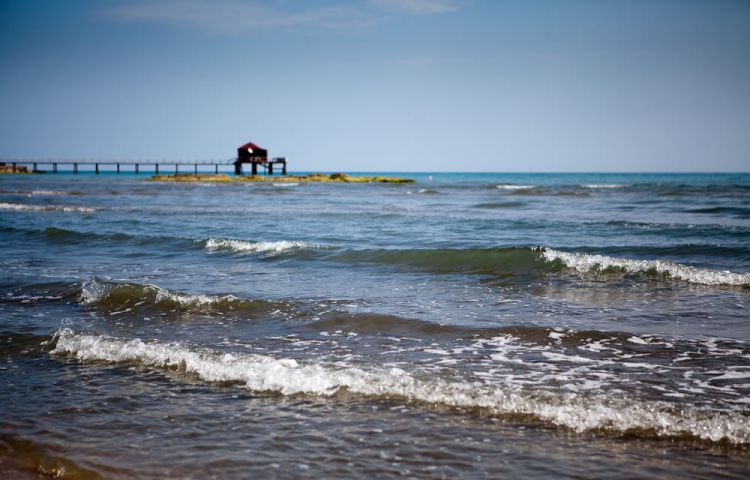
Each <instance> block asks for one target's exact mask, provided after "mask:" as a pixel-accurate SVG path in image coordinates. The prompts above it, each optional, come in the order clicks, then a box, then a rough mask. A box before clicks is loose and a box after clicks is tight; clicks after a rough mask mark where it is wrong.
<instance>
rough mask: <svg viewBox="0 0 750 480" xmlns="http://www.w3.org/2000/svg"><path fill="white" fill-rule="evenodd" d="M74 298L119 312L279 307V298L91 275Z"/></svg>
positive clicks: (213, 311)
mask: <svg viewBox="0 0 750 480" xmlns="http://www.w3.org/2000/svg"><path fill="white" fill-rule="evenodd" d="M78 300H79V301H80V302H81V303H82V304H83V305H90V306H93V307H96V308H99V309H103V310H105V311H107V312H108V314H109V315H121V314H126V313H131V312H137V313H144V312H148V311H155V312H162V313H164V312H174V313H198V314H208V315H213V314H218V315H227V314H234V315H240V314H242V315H252V314H261V313H266V312H270V311H273V310H279V309H281V308H283V306H284V305H285V304H284V303H283V302H276V303H272V302H267V301H263V300H248V299H241V298H237V297H235V296H234V295H204V294H191V293H185V292H178V291H173V290H167V289H164V288H160V287H157V286H156V285H148V284H147V285H141V284H137V283H117V282H106V281H102V280H98V279H96V278H92V279H90V280H88V281H86V282H85V283H83V284H82V285H81V291H80V294H79V296H78Z"/></svg>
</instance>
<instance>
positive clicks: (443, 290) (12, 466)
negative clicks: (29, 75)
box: [0, 172, 750, 479]
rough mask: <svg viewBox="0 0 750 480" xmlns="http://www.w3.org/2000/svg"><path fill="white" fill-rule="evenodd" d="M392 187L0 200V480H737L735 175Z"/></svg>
mask: <svg viewBox="0 0 750 480" xmlns="http://www.w3.org/2000/svg"><path fill="white" fill-rule="evenodd" d="M395 175H399V176H404V177H409V178H413V179H414V180H415V181H416V182H415V183H413V184H385V183H368V184H346V183H283V182H268V183H251V182H241V183H231V184H221V183H180V184H176V183H167V182H152V181H148V180H147V179H148V177H149V175H144V174H143V172H141V174H140V175H135V174H132V173H131V174H121V175H116V174H113V173H107V174H102V175H94V174H92V173H81V174H78V175H73V174H70V173H66V174H39V175H3V176H0V245H1V247H0V477H3V478H20V479H24V478H50V477H52V478H72V479H95V478H137V479H161V478H195V479H205V478H284V479H285V478H315V479H318V478H325V479H333V478H378V479H380V478H450V479H453V478H525V479H546V478H592V479H593V478H595V479H603V478H612V479H623V478H679V479H688V478H711V479H714V478H737V479H741V478H748V477H750V310H749V309H748V307H749V306H750V174H593V173H592V174H578V173H576V174H499V173H397V174H395Z"/></svg>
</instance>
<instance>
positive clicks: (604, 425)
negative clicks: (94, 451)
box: [51, 328, 750, 444]
mask: <svg viewBox="0 0 750 480" xmlns="http://www.w3.org/2000/svg"><path fill="white" fill-rule="evenodd" d="M55 342H56V343H55V347H54V349H53V350H52V352H51V353H52V354H57V355H60V354H67V355H72V356H74V357H75V358H78V359H79V360H81V361H98V362H101V361H105V362H113V363H119V362H127V363H137V364H139V365H142V366H146V367H151V368H160V369H162V368H164V369H178V370H180V371H184V372H186V373H189V374H191V375H195V376H197V377H198V378H200V379H201V380H203V381H206V382H236V383H240V384H242V385H243V386H244V387H245V388H248V389H250V390H253V391H271V392H278V393H281V394H283V395H294V394H310V395H320V396H331V395H334V394H335V393H337V392H339V391H344V390H345V391H348V392H349V393H351V394H355V395H361V396H365V397H375V398H390V399H394V400H402V401H408V402H419V403H425V404H427V405H431V404H432V405H434V404H439V405H443V406H448V407H463V408H481V409H485V410H487V411H489V412H491V413H492V414H495V415H528V416H531V417H534V418H537V419H538V420H540V421H543V422H548V423H551V424H554V425H558V426H562V427H566V428H570V429H572V430H575V431H578V432H583V431H589V430H604V431H614V432H639V434H641V435H649V436H657V437H660V436H685V435H687V436H691V437H697V438H701V439H705V440H711V441H729V442H731V443H735V444H747V443H750V417H747V416H746V415H743V414H742V412H726V411H725V412H719V411H714V410H706V409H699V408H682V409H676V408H675V407H674V406H671V405H670V404H668V403H665V402H658V401H654V402H645V401H639V400H636V399H632V398H614V397H611V396H605V395H596V396H590V395H589V396H587V395H583V394H580V393H560V392H551V391H544V390H525V389H523V388H520V387H515V386H511V385H507V384H496V383H485V382H477V381H471V382H470V381H462V380H460V379H456V378H455V377H454V378H451V379H450V380H448V379H441V378H437V377H435V376H432V377H428V378H424V377H419V378H418V377H416V376H413V375H412V374H410V373H409V372H406V371H404V370H402V369H400V368H386V367H377V366H354V365H348V364H345V363H343V362H337V363H336V364H335V365H334V364H326V363H319V362H310V363H307V362H305V363H301V362H298V361H297V360H294V359H290V358H276V357H272V356H268V355H258V354H246V353H221V352H217V351H213V350H208V349H196V348H193V347H189V346H185V345H183V344H180V343H164V342H158V341H148V342H145V341H143V340H141V339H137V338H136V339H129V340H125V339H118V338H113V337H106V336H99V335H89V334H82V333H76V332H74V331H73V330H71V329H68V328H65V329H62V330H60V331H59V332H58V333H57V334H56V335H55Z"/></svg>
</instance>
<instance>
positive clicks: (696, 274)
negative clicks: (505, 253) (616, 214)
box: [542, 248, 750, 286]
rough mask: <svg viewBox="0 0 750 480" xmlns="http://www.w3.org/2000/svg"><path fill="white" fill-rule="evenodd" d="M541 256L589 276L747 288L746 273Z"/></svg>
mask: <svg viewBox="0 0 750 480" xmlns="http://www.w3.org/2000/svg"><path fill="white" fill-rule="evenodd" d="M542 255H543V257H544V259H545V260H547V261H554V260H560V261H561V262H563V263H564V264H565V265H566V266H568V267H569V268H572V269H575V270H578V271H579V272H589V271H592V270H594V269H606V268H619V269H623V270H625V271H626V272H631V273H637V272H649V271H654V272H657V273H660V274H666V275H669V276H670V277H672V278H675V279H679V280H683V281H686V282H688V283H694V284H698V285H729V286H744V285H750V273H734V272H729V271H721V270H712V269H709V268H698V267H691V266H689V265H682V264H679V263H674V262H670V261H668V260H632V259H625V258H616V257H608V256H605V255H591V254H587V253H580V252H575V253H571V252H561V251H558V250H552V249H549V248H547V249H544V250H543V251H542Z"/></svg>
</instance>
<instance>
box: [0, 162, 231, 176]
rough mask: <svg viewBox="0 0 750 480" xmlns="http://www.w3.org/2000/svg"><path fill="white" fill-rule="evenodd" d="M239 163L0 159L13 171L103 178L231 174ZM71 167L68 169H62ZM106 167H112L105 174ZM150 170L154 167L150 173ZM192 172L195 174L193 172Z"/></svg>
mask: <svg viewBox="0 0 750 480" xmlns="http://www.w3.org/2000/svg"><path fill="white" fill-rule="evenodd" d="M234 162H235V159H233V158H232V159H229V160H193V161H174V160H70V159H0V164H4V165H6V166H11V171H13V172H15V171H16V170H20V168H19V167H21V166H23V167H27V168H29V167H30V168H31V171H32V172H34V173H40V172H48V173H61V172H68V173H69V172H72V173H79V171H80V172H83V171H88V172H93V173H95V174H99V173H101V172H105V171H107V172H109V173H120V172H127V171H129V172H130V173H136V174H138V173H141V167H144V168H146V170H144V171H143V173H146V172H150V173H156V174H159V173H196V174H197V173H198V167H203V168H202V169H201V171H203V172H205V171H207V170H208V171H210V170H211V169H210V168H205V167H213V173H219V169H220V168H221V170H222V172H223V171H225V170H228V171H229V172H232V171H234ZM41 166H47V169H44V170H42V169H40V167H41ZM62 167H67V168H62ZM104 167H109V169H108V170H104ZM148 167H152V169H149V168H148ZM191 170H192V172H191Z"/></svg>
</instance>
